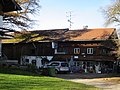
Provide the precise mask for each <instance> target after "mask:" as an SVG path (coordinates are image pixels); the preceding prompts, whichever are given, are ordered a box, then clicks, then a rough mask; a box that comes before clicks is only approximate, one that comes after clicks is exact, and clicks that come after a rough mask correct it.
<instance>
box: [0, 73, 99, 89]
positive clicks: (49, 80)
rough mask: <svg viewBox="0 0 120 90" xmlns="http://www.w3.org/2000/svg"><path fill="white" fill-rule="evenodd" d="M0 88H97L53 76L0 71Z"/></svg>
mask: <svg viewBox="0 0 120 90" xmlns="http://www.w3.org/2000/svg"><path fill="white" fill-rule="evenodd" d="M0 90H99V89H98V88H95V87H93V86H88V85H84V84H79V83H74V82H70V81H66V80H63V79H59V78H55V77H46V76H24V75H14V74H1V73H0Z"/></svg>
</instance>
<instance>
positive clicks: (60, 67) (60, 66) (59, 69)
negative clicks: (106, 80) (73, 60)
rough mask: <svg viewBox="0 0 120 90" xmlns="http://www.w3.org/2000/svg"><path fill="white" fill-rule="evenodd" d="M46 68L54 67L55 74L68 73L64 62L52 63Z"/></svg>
mask: <svg viewBox="0 0 120 90" xmlns="http://www.w3.org/2000/svg"><path fill="white" fill-rule="evenodd" d="M47 66H48V67H49V66H52V67H55V71H56V73H58V72H69V71H70V68H69V65H68V63H66V62H61V61H52V62H50V63H49V64H48V65H47Z"/></svg>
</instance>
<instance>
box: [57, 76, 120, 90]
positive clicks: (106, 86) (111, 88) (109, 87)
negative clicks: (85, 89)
mask: <svg viewBox="0 0 120 90" xmlns="http://www.w3.org/2000/svg"><path fill="white" fill-rule="evenodd" d="M57 77H59V78H63V79H66V80H69V81H73V82H77V83H83V84H86V85H93V86H95V87H99V88H101V89H103V90H120V77H118V76H117V77H116V76H113V75H111V74H58V75H57Z"/></svg>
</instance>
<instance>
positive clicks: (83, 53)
mask: <svg viewBox="0 0 120 90" xmlns="http://www.w3.org/2000/svg"><path fill="white" fill-rule="evenodd" d="M52 43H53V42H29V43H7V44H3V46H2V47H3V48H2V51H3V54H4V55H5V56H7V57H8V59H15V60H20V57H21V56H24V55H28V56H54V58H53V59H54V60H66V59H68V60H69V59H70V57H71V56H74V57H76V58H74V59H75V60H87V61H114V60H115V58H114V57H113V56H112V55H111V54H110V51H111V50H112V49H111V48H113V47H111V46H110V45H111V41H109V43H110V44H109V43H108V41H106V40H93V41H59V42H55V43H57V47H56V48H52ZM105 43H107V45H108V46H109V47H108V46H107V47H106V46H104V45H106V44H105ZM110 47H111V48H110Z"/></svg>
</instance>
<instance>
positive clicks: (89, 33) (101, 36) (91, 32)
mask: <svg viewBox="0 0 120 90" xmlns="http://www.w3.org/2000/svg"><path fill="white" fill-rule="evenodd" d="M114 31H115V29H114V28H96V29H86V30H82V33H80V34H78V35H77V36H76V37H72V38H70V40H105V39H108V38H109V37H110V36H111V35H112V34H113V32H114ZM73 32H74V31H73ZM78 32H79V31H78Z"/></svg>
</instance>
